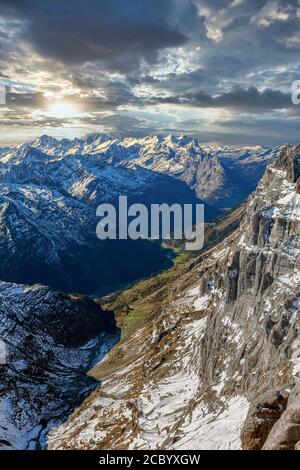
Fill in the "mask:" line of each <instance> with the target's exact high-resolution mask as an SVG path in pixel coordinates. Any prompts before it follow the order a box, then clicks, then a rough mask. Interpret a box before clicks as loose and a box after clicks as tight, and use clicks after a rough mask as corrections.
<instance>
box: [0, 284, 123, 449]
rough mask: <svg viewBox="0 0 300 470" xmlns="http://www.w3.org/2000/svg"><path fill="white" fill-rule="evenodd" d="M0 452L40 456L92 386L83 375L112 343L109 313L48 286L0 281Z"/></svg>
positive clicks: (113, 333) (115, 338)
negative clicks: (47, 438) (18, 451)
mask: <svg viewBox="0 0 300 470" xmlns="http://www.w3.org/2000/svg"><path fill="white" fill-rule="evenodd" d="M0 318H1V320H0V340H1V352H2V354H1V359H2V360H1V364H0V449H3V450H4V449H39V448H41V447H43V446H44V445H45V434H46V432H47V431H48V430H49V429H50V428H51V427H52V426H54V425H57V424H58V423H60V422H61V421H62V420H63V419H66V416H67V415H68V413H70V412H71V411H72V410H73V409H74V407H75V406H78V405H79V404H80V402H81V401H82V400H83V399H84V397H85V396H86V395H87V394H89V393H90V392H91V391H92V390H93V389H94V388H95V387H96V381H95V380H93V379H92V378H89V377H88V376H87V375H86V372H87V370H88V369H89V368H90V367H91V365H92V364H93V363H94V361H95V360H99V359H100V358H101V357H102V356H103V355H104V354H105V353H106V352H107V351H108V350H109V349H110V347H111V345H112V344H113V342H114V341H116V340H117V337H118V332H117V329H116V327H115V324H114V320H113V316H112V314H111V313H110V312H103V311H102V310H101V308H100V307H99V306H97V305H96V304H94V303H93V302H92V301H91V300H89V299H87V298H85V297H82V296H81V297H80V296H75V295H65V294H60V293H57V292H55V291H53V290H51V289H50V288H48V287H42V286H33V287H26V286H21V285H16V284H9V283H4V282H0Z"/></svg>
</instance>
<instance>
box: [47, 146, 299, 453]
mask: <svg viewBox="0 0 300 470" xmlns="http://www.w3.org/2000/svg"><path fill="white" fill-rule="evenodd" d="M299 155H300V147H295V148H291V147H286V148H285V149H283V151H282V152H281V154H280V157H279V158H278V160H277V161H276V162H275V164H273V165H271V166H270V167H268V169H267V170H266V173H265V175H264V177H263V179H262V180H261V182H260V184H259V186H258V188H257V190H256V192H255V193H254V194H253V195H252V196H251V197H250V198H249V199H248V202H247V207H246V211H245V215H244V217H243V220H242V222H241V225H240V227H239V228H238V229H237V230H236V231H235V232H233V233H232V234H231V235H230V236H229V237H227V238H226V239H225V240H224V241H223V242H221V243H220V244H219V245H217V246H215V247H214V248H211V249H210V250H208V251H207V252H206V253H205V254H203V255H201V256H200V257H199V258H198V259H197V260H196V261H195V260H194V261H193V262H192V263H191V264H190V265H189V266H188V267H187V269H186V270H185V271H184V272H183V273H182V274H181V276H179V277H178V278H177V279H176V280H175V281H172V284H171V285H170V286H168V290H167V292H166V291H164V295H159V292H155V291H154V292H153V291H152V292H150V293H148V297H147V298H146V302H148V303H150V302H151V301H153V299H154V298H156V299H158V298H159V301H158V302H157V303H156V305H157V308H156V310H155V311H154V312H153V314H152V315H151V316H150V317H149V318H148V321H147V322H146V323H144V324H143V325H142V326H141V327H140V328H137V329H136V330H135V331H134V333H133V334H132V335H131V336H130V337H129V338H127V339H123V341H122V342H121V343H120V345H118V346H117V347H116V348H114V349H113V350H112V351H111V353H110V354H109V355H108V356H107V357H106V358H105V360H104V362H103V363H102V364H100V366H99V367H98V368H96V369H94V371H93V373H94V374H95V375H100V376H101V375H102V377H103V384H102V387H101V388H97V389H96V390H95V391H94V392H93V393H92V394H91V395H90V396H89V397H88V398H87V399H86V400H85V401H84V403H83V404H82V405H81V406H80V407H79V408H78V409H76V410H75V412H74V413H73V414H72V416H71V417H70V418H69V419H68V420H67V421H66V422H65V423H64V424H62V425H61V426H59V427H58V428H57V429H55V430H52V431H51V432H50V433H49V435H48V442H49V448H50V449H66V448H73V449H74V448H81V449H120V448H134V449H138V448H143V449H145V448H147V449H149V448H163V449H180V448H183V449H238V448H241V447H243V448H248V449H253V448H256V449H257V448H262V447H263V446H265V448H284V446H286V441H287V440H288V441H289V444H288V445H289V448H293V449H294V448H299V439H300V438H299V439H298V437H299V434H297V433H298V431H299V402H298V399H297V397H298V394H297V390H298V386H299V385H298V384H299V374H300V366H299V364H300V336H299V326H300V324H299V310H300V268H299V266H300V193H299V176H300V175H299ZM116 358H117V359H118V361H116ZM116 363H117V364H118V366H116V365H115V364H116ZM295 397H296V398H295ZM286 436H288V438H286Z"/></svg>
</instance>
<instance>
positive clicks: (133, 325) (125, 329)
mask: <svg viewBox="0 0 300 470" xmlns="http://www.w3.org/2000/svg"><path fill="white" fill-rule="evenodd" d="M243 212H244V205H242V206H240V207H239V208H237V209H236V210H235V211H233V212H232V213H230V214H229V215H227V216H226V217H223V218H220V219H218V220H217V221H216V222H214V223H210V224H207V226H206V230H205V245H204V248H203V249H202V250H201V251H200V252H197V253H194V252H185V251H183V249H182V245H181V246H180V245H179V244H178V242H177V246H176V247H174V249H175V250H176V252H177V257H176V258H175V260H174V265H173V266H172V267H171V268H170V269H168V270H166V271H164V272H162V273H160V274H157V275H155V276H153V277H151V278H149V279H146V280H143V281H140V282H138V283H137V284H135V285H133V286H132V287H130V288H128V289H126V290H124V291H121V292H119V293H116V294H113V295H110V296H107V297H104V298H102V299H99V302H100V303H101V305H102V308H104V309H109V310H113V311H114V313H115V316H116V320H117V324H118V326H119V327H120V328H121V339H120V341H119V343H118V344H116V345H115V346H114V348H113V349H112V350H111V351H110V353H109V354H108V356H107V357H106V358H105V360H104V361H103V362H102V363H101V364H98V365H96V366H95V367H94V368H93V369H92V370H91V371H90V375H92V376H93V377H95V378H97V379H98V380H102V379H104V378H105V377H107V376H109V374H110V373H111V372H115V371H116V370H119V369H121V368H123V367H125V366H126V365H128V364H130V363H131V362H132V361H134V360H136V359H137V357H136V355H135V352H134V348H132V344H130V340H131V338H132V336H133V334H134V333H135V331H137V330H138V329H139V328H142V327H143V326H144V325H145V323H146V322H147V320H148V319H149V318H152V316H153V315H155V312H156V311H157V309H158V308H159V307H160V305H162V304H163V303H164V302H167V301H168V293H169V291H170V286H171V284H172V282H173V281H175V280H176V279H178V277H179V276H181V275H182V274H184V273H186V272H188V271H189V270H190V269H192V268H193V267H194V266H195V264H197V260H198V259H199V257H201V258H202V257H203V256H205V252H206V251H207V250H208V249H210V248H211V247H213V246H214V245H216V244H217V243H219V242H220V241H221V240H223V239H224V238H225V237H226V236H227V235H229V234H230V233H231V232H233V231H234V230H235V229H236V228H237V226H238V225H239V222H240V219H241V217H242V215H243ZM126 345H128V347H126Z"/></svg>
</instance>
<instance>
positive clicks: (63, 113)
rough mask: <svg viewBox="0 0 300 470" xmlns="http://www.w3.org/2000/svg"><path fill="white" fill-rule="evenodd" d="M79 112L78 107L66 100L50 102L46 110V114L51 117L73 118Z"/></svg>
mask: <svg viewBox="0 0 300 470" xmlns="http://www.w3.org/2000/svg"><path fill="white" fill-rule="evenodd" d="M79 114H80V111H79V109H78V108H77V107H76V106H74V105H73V104H72V103H70V102H68V101H57V102H55V103H52V104H50V105H49V106H48V108H47V110H46V116H48V117H52V118H62V119H66V118H75V117H76V116H78V115H79Z"/></svg>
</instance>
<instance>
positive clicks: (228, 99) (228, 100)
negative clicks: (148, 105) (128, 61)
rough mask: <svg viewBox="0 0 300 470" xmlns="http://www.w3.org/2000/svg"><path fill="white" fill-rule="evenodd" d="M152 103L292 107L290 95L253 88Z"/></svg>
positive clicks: (227, 106) (155, 100) (206, 106)
mask: <svg viewBox="0 0 300 470" xmlns="http://www.w3.org/2000/svg"><path fill="white" fill-rule="evenodd" d="M152 102H153V103H162V104H176V105H183V106H196V107H199V108H230V109H232V108H236V109H241V110H248V111H249V110H253V111H255V112H256V111H257V110H258V109H260V110H270V109H271V110H272V109H286V108H290V107H292V102H291V95H290V93H283V92H281V91H280V90H271V89H265V90H263V91H262V92H260V91H258V90H257V89H256V88H255V87H250V88H248V89H246V90H245V89H242V88H238V89H235V90H232V91H229V92H226V93H223V94H220V95H217V96H211V95H209V94H206V93H204V92H203V91H202V90H199V91H197V92H196V93H191V94H186V95H181V96H179V95H177V96H169V97H166V98H154V99H153V100H152Z"/></svg>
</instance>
